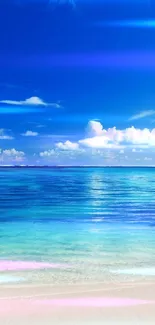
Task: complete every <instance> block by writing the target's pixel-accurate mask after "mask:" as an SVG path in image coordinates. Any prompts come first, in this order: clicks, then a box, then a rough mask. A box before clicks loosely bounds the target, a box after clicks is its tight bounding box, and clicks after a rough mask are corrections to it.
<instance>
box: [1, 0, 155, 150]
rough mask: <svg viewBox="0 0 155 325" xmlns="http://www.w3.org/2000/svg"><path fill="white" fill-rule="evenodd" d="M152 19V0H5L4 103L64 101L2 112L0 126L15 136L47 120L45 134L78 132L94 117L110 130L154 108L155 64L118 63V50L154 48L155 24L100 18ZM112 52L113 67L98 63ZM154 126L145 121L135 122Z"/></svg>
mask: <svg viewBox="0 0 155 325" xmlns="http://www.w3.org/2000/svg"><path fill="white" fill-rule="evenodd" d="M58 2H60V4H58ZM66 2H67V1H66ZM68 2H69V1H68ZM154 17H155V3H153V1H150V0H146V1H145V0H142V1H140V0H134V1H132V0H131V1H130V0H124V1H123V0H122V1H121V0H115V1H114V0H113V1H112V0H107V1H106V0H103V1H101V0H100V1H91V0H90V1H88V0H86V1H84V0H83V1H82V0H79V1H76V5H75V6H72V5H71V4H67V3H66V4H65V1H55V0H52V1H48V0H42V1H39V0H38V1H37V0H35V1H33V0H32V1H30V0H29V1H26V0H4V1H3V0H0V44H1V47H0V100H4V99H7V100H25V99H26V98H30V97H32V96H37V97H40V98H42V99H43V100H45V101H46V102H57V101H60V102H61V103H62V106H63V108H61V109H56V108H52V107H48V108H45V110H44V112H40V113H39V112H36V113H27V114H0V124H1V125H0V127H2V128H6V129H11V130H12V131H13V132H14V133H15V134H17V140H18V134H21V133H22V132H25V131H26V130H28V129H32V126H31V127H30V122H36V123H38V124H39V123H40V124H46V133H50V134H51V133H52V134H57V135H65V134H66V135H68V134H71V135H74V136H75V137H76V135H77V134H78V135H79V134H82V133H83V132H84V129H85V127H86V125H87V123H88V121H89V120H93V119H100V120H101V122H102V124H103V125H104V127H105V128H108V127H113V126H116V127H117V128H120V129H122V128H126V127H129V126H131V124H132V123H131V121H128V119H129V118H130V116H132V115H134V114H136V113H137V112H139V111H143V110H151V109H154V107H155V68H154V64H153V66H152V68H151V67H150V66H149V67H142V66H140V67H137V66H136V64H135V66H132V64H131V66H130V64H129V65H128V63H126V64H125V65H124V64H122V65H121V62H119V66H118V67H117V64H114V63H113V60H114V56H115V54H117V53H121V55H123V53H126V54H129V53H130V52H134V53H135V52H137V53H138V55H140V56H141V55H142V56H143V55H145V53H146V52H149V53H155V29H154V28H152V29H151V28H114V27H113V28H112V27H107V26H100V27H99V26H97V24H96V23H98V22H104V21H112V20H138V19H140V20H147V19H154ZM109 53H110V55H112V59H111V66H110V64H109V65H108V66H107V67H106V66H105V65H103V64H100V62H98V61H99V60H100V55H103V56H106V57H108V55H109ZM133 60H136V59H134V58H133ZM120 61H121V59H120ZM80 62H81V63H80ZM89 62H92V64H91V63H89ZM130 63H131V62H130ZM133 65H134V64H133ZM1 107H3V105H1ZM1 107H0V110H1ZM49 118H51V119H52V120H53V122H52V120H49ZM151 123H152V122H150V119H148V120H147V119H145V121H144V120H143V119H141V120H136V121H135V122H134V126H136V127H140V128H143V127H150V126H151V127H152V124H151ZM33 130H34V127H33ZM40 131H41V132H45V130H44V131H43V129H42V130H40ZM23 141H28V139H24V140H23ZM40 145H41V144H40ZM5 146H6V147H8V143H6V145H5Z"/></svg>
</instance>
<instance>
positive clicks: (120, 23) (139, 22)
mask: <svg viewBox="0 0 155 325" xmlns="http://www.w3.org/2000/svg"><path fill="white" fill-rule="evenodd" d="M95 26H98V27H118V28H121V27H123V28H124V27H126V28H155V19H147V20H145V19H136V20H113V21H99V22H97V23H95Z"/></svg>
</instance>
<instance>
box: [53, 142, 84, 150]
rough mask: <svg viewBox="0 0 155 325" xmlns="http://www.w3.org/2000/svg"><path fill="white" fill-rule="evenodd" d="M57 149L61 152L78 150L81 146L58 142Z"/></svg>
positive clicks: (74, 143) (73, 143)
mask: <svg viewBox="0 0 155 325" xmlns="http://www.w3.org/2000/svg"><path fill="white" fill-rule="evenodd" d="M56 148H58V149H60V150H78V149H79V144H78V143H76V142H71V141H66V142H58V143H56Z"/></svg>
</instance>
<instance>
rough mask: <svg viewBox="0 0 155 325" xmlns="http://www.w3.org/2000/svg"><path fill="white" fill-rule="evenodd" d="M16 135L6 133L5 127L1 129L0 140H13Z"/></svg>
mask: <svg viewBox="0 0 155 325" xmlns="http://www.w3.org/2000/svg"><path fill="white" fill-rule="evenodd" d="M13 139H14V137H13V136H11V135H9V134H6V133H5V130H4V129H0V140H13Z"/></svg>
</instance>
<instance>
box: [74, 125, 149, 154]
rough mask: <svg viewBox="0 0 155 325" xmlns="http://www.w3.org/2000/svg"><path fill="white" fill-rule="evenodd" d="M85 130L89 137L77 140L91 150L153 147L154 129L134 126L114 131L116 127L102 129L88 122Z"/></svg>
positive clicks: (100, 126)
mask: <svg viewBox="0 0 155 325" xmlns="http://www.w3.org/2000/svg"><path fill="white" fill-rule="evenodd" d="M87 130H88V132H89V134H90V137H89V138H88V137H87V138H85V139H82V140H79V144H81V145H84V146H87V147H91V148H114V149H115V148H116V149H117V148H119V147H120V146H121V147H122V146H139V147H140V146H146V147H151V146H155V129H152V130H150V129H147V128H144V129H137V128H135V127H134V126H132V127H130V128H126V129H123V130H119V129H116V127H113V128H109V129H104V128H103V126H102V124H101V123H100V122H96V121H90V122H89V124H88V128H87Z"/></svg>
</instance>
